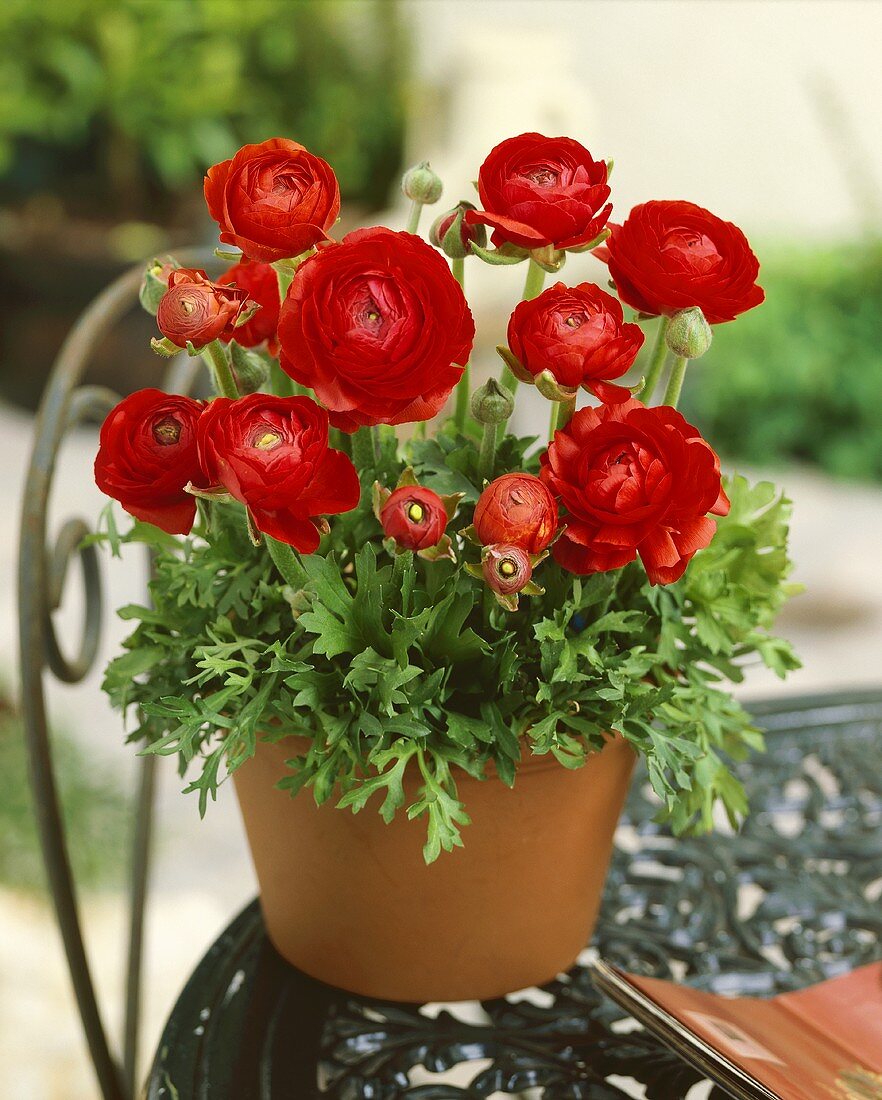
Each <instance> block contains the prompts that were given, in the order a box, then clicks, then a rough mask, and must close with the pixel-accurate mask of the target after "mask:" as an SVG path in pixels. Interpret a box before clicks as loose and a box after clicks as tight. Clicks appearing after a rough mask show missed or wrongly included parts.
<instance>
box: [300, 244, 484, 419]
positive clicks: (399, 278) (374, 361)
mask: <svg viewBox="0 0 882 1100" xmlns="http://www.w3.org/2000/svg"><path fill="white" fill-rule="evenodd" d="M474 337H475V323H474V321H473V320H472V315H471V313H470V312H469V307H468V304H467V302H466V300H465V296H464V294H463V292H462V288H461V287H460V285H459V283H458V282H457V281H456V279H454V277H453V276H452V275H451V273H450V268H449V267H448V266H447V263H446V262H445V260H444V259H443V257H442V256H441V255H440V254H439V253H438V252H436V251H435V249H434V248H431V247H430V246H429V245H427V244H426V243H425V241H423V240H421V239H420V238H419V237H416V236H413V235H412V234H410V233H396V232H393V231H392V230H391V229H383V228H381V227H377V228H375V229H358V230H356V231H355V232H354V233H349V234H348V235H347V236H346V237H345V238H344V239H343V241H342V242H341V243H340V244H338V245H332V246H330V247H328V248H323V249H322V250H321V251H320V252H317V253H316V254H315V255H314V256H311V257H310V258H309V259H308V260H306V261H305V262H304V263H302V264H301V265H300V267H299V268H298V270H297V274H296V275H295V276H294V281H293V282H292V283H291V288H290V290H289V291H288V294H287V297H286V298H285V301H284V302H283V303H282V312H281V316H280V318H279V341H280V343H281V345H282V356H281V365H282V369H283V370H284V371H286V372H287V373H288V374H289V375H291V377H292V378H293V379H294V380H295V381H297V382H300V383H301V384H302V385H304V386H309V387H310V388H311V389H313V390H314V391H315V394H316V396H317V397H318V399H319V401H321V402H322V404H323V405H325V407H326V408H327V409H329V410H330V414H331V423H332V424H334V425H335V427H338V428H342V429H343V430H344V431H347V432H351V431H355V429H356V428H358V427H359V426H361V425H365V424H403V423H407V422H409V421H415V420H428V419H429V418H430V417H433V416H434V415H435V414H436V413H437V412H438V410H439V409H440V408H441V406H442V405H443V404H444V402H445V401H446V400H447V398H448V397H449V395H450V391H451V390H452V389H453V387H454V386H455V385H456V383H457V382H458V381H459V379H460V378H461V377H462V372H463V367H464V366H465V364H466V363H467V362H468V358H469V354H470V352H471V349H472V341H473V340H474Z"/></svg>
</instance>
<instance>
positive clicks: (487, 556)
mask: <svg viewBox="0 0 882 1100" xmlns="http://www.w3.org/2000/svg"><path fill="white" fill-rule="evenodd" d="M481 571H482V572H483V574H484V580H485V581H486V582H487V584H488V585H489V586H490V587H491V588H492V589H493V591H494V592H496V593H498V594H499V595H500V596H513V595H514V594H515V593H516V592H520V591H521V589H523V588H525V587H526V586H527V585H528V584H529V583H530V578H531V577H532V576H533V566H532V564H531V562H530V555H529V554H528V553H527V552H526V550H524V549H523V547H521V546H514V545H512V544H509V543H497V544H496V545H494V546H487V547H485V549H484V553H483V554H482V555H481Z"/></svg>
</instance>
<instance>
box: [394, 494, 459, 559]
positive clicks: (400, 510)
mask: <svg viewBox="0 0 882 1100" xmlns="http://www.w3.org/2000/svg"><path fill="white" fill-rule="evenodd" d="M379 519H380V523H381V524H382V527H383V531H384V533H385V535H386V537H387V538H391V539H394V540H395V542H396V543H397V544H398V545H399V546H401V547H403V548H404V549H405V550H417V551H419V550H428V549H429V547H431V546H437V545H438V543H439V542H440V541H441V538H442V536H443V535H444V528H445V527H446V526H447V509H446V508H445V507H444V501H443V500H442V499H441V497H439V496H438V494H437V493H435V492H433V491H432V490H431V489H426V488H425V487H424V486H422V485H402V486H401V487H400V488H398V489H395V490H394V491H393V492H392V493H390V494H389V497H388V499H387V500H386V502H385V503H384V504H383V506H382V507H381V508H380V511H379Z"/></svg>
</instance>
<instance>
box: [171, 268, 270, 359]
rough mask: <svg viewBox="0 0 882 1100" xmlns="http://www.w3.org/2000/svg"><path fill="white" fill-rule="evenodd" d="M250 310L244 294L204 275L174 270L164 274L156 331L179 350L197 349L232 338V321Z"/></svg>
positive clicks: (191, 270) (233, 325) (234, 322)
mask: <svg viewBox="0 0 882 1100" xmlns="http://www.w3.org/2000/svg"><path fill="white" fill-rule="evenodd" d="M247 308H250V306H249V303H248V292H247V291H246V290H239V289H236V288H234V287H229V286H220V285H219V284H218V283H213V282H212V281H211V280H210V279H209V278H208V276H207V275H206V274H205V272H204V271H199V270H196V269H194V268H189V267H178V268H175V269H173V270H172V271H170V272H169V273H168V290H167V291H166V292H165V294H163V296H162V298H161V300H160V302H159V308H158V309H157V311H156V323H157V325H158V326H159V331H160V332H161V333H162V335H163V336H165V337H166V338H167V339H169V340H171V342H172V343H173V344H175V345H176V346H177V347H179V348H185V347H186V346H187V343H188V341H189V343H191V344H193V346H194V347H197V348H201V347H204V345H205V344H210V343H211V341H212V340H217V339H218V338H219V337H221V336H223V337H224V338H225V339H227V340H230V339H232V338H233V337H234V336H235V335H236V332H237V330H236V327H235V326H236V321H237V320H238V319H239V317H240V316H241V315H242V313H243V311H245V310H246V309H247Z"/></svg>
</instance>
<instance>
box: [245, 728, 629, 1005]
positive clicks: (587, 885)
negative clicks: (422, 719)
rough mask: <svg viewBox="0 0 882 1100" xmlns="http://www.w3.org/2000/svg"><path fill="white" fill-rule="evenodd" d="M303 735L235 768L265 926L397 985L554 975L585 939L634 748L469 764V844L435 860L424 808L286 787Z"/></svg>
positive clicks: (410, 989) (352, 969)
mask: <svg viewBox="0 0 882 1100" xmlns="http://www.w3.org/2000/svg"><path fill="white" fill-rule="evenodd" d="M299 740H300V739H298V738H288V739H286V740H285V741H284V742H280V743H276V744H268V743H262V744H260V745H259V746H258V749H257V753H256V755H255V756H254V757H253V758H252V759H250V760H249V761H247V762H246V763H245V764H244V765H243V766H242V767H241V768H240V769H239V770H238V771H237V772H236V773H235V784H236V791H237V794H238V798H239V804H240V808H241V811H242V817H243V819H244V822H245V828H246V830H247V833H248V840H249V843H250V846H251V853H252V857H253V860H254V866H255V869H256V871H257V878H258V881H259V883H260V894H261V905H262V907H263V913H264V917H265V920H266V926H267V932H268V934H269V937H270V939H271V940H272V942H273V944H274V945H275V946H276V948H277V949H278V951H279V952H280V953H281V954H282V955H283V956H284V957H285V958H286V959H287V960H288V961H289V962H291V963H293V964H294V966H296V967H298V968H299V969H300V970H302V971H305V972H306V973H307V974H310V975H312V976H313V977H315V978H318V979H320V980H321V981H323V982H326V983H328V984H329V985H334V986H339V987H341V988H343V989H347V990H349V991H351V992H354V993H359V994H363V995H365V996H369V997H372V998H378V999H391V1000H399V1001H416V1002H425V1001H451V1000H466V999H473V998H476V999H487V998H491V997H496V996H499V995H501V994H503V993H507V992H511V991H513V990H515V989H520V988H523V987H525V986H530V985H534V984H539V983H542V982H544V981H549V980H550V979H552V978H553V977H554V976H555V975H556V974H558V973H559V972H561V971H563V970H566V969H567V968H568V967H569V966H570V965H571V964H572V963H573V961H574V960H575V958H576V956H577V955H578V953H579V952H580V951H581V950H582V949H583V948H584V947H585V946H586V944H587V943H588V940H589V937H590V935H591V932H592V930H593V927H594V922H595V920H596V918H597V911H598V907H599V904H600V896H601V893H602V890H603V884H604V879H605V877H606V872H607V867H608V864H609V859H610V854H611V850H612V840H613V833H614V830H615V827H616V823H617V821H618V818H619V815H620V814H621V810H622V806H623V804H624V800H625V796H626V794H627V790H628V786H629V783H630V779H631V773H632V770H633V766H634V760H635V756H634V753H633V751H632V749H631V748H630V747H629V746H628V745H627V744H626V743H625V742H624V741H622V740H620V739H611V740H609V741H608V742H607V744H606V746H605V747H604V749H603V750H602V751H601V752H599V753H597V754H596V755H595V756H593V757H591V758H590V759H589V761H588V762H587V763H586V765H585V766H584V767H583V768H580V769H578V770H576V771H569V770H567V769H566V768H563V767H562V766H561V765H560V764H558V763H557V761H555V760H554V759H553V758H551V757H550V756H545V757H536V758H532V759H531V758H528V759H527V760H526V761H525V762H524V763H523V764H522V766H521V768H520V770H519V771H518V776H517V780H516V782H515V786H514V788H513V789H509V788H508V787H506V786H505V785H504V784H503V783H502V782H500V781H499V780H498V779H497V778H491V779H488V780H485V781H483V782H481V781H477V780H475V779H472V778H470V777H468V776H465V775H463V776H461V777H460V778H459V789H460V793H461V797H462V799H463V801H464V802H465V805H466V809H467V811H468V813H469V815H470V817H471V819H472V823H471V825H468V826H466V828H465V830H464V833H463V840H464V844H465V846H464V847H463V848H458V849H456V850H455V851H453V852H452V853H444V852H442V854H441V856H440V858H439V859H438V860H437V861H436V862H435V863H433V864H431V865H430V866H426V865H425V863H424V862H423V856H422V845H423V842H424V839H425V822H424V821H423V820H419V819H418V820H415V821H408V820H407V818H406V817H405V816H404V815H403V814H399V815H397V816H396V817H395V819H394V821H393V822H392V824H390V825H386V824H385V823H384V822H383V820H382V818H381V817H380V815H379V814H378V813H377V812H376V809H375V808H374V807H373V806H372V805H371V804H368V806H367V807H366V808H365V809H364V810H363V811H362V812H361V813H359V814H358V815H354V814H353V813H352V812H351V811H350V810H348V809H344V810H338V809H336V807H335V806H334V805H333V804H332V803H325V804H324V805H323V806H320V807H317V806H316V805H315V802H314V800H313V798H312V794H311V792H310V791H308V790H305V791H301V792H300V793H299V794H298V795H297V796H296V797H295V798H291V797H290V795H289V794H288V793H287V792H286V791H279V790H275V789H274V785H275V783H276V782H277V781H278V780H279V779H281V778H282V776H283V775H284V774H286V768H285V763H284V762H285V760H286V759H291V758H292V757H293V756H295V755H297V753H298V752H301V751H303V749H302V747H301V745H299V744H298V742H299Z"/></svg>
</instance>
